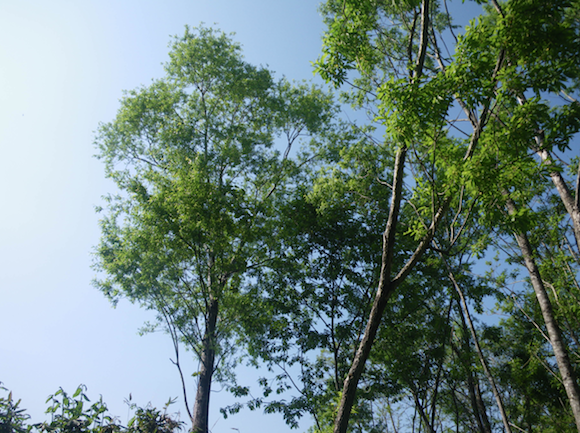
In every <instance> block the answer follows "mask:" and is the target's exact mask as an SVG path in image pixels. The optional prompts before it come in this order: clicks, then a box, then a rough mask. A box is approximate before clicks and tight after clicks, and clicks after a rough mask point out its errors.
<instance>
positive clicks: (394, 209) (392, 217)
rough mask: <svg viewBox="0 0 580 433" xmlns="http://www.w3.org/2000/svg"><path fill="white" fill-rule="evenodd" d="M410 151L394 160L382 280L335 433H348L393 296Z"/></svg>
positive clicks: (401, 150) (345, 389) (400, 152)
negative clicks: (363, 377)
mask: <svg viewBox="0 0 580 433" xmlns="http://www.w3.org/2000/svg"><path fill="white" fill-rule="evenodd" d="M406 154H407V148H406V147H405V146H403V147H401V148H399V150H398V151H397V156H396V158H395V169H394V173H393V179H394V180H393V195H392V197H391V208H390V210H389V218H388V220H387V227H386V228H385V232H384V233H383V255H382V263H381V276H380V279H379V287H378V289H377V294H376V296H375V300H374V302H373V306H372V309H371V313H370V316H369V320H368V322H367V326H366V328H365V333H364V335H363V338H362V340H361V342H360V344H359V347H358V350H357V352H356V355H355V357H354V360H353V362H352V365H351V367H350V370H349V372H348V375H347V376H346V379H345V381H344V385H343V388H342V397H341V399H340V404H339V406H338V413H337V415H336V419H335V423H334V433H346V430H347V427H348V421H349V419H350V413H351V410H352V406H353V404H354V398H355V395H356V389H357V385H358V382H359V380H360V377H361V374H362V371H363V369H364V366H365V362H366V360H367V358H368V357H369V353H370V351H371V347H372V345H373V342H374V340H375V336H376V334H377V329H378V328H379V324H380V322H381V318H382V316H383V311H384V310H385V306H386V305H387V301H388V299H389V296H390V294H391V292H392V284H391V281H390V278H391V265H392V261H393V247H394V243H395V232H396V229H397V222H398V218H399V209H400V206H401V193H402V189H403V172H404V167H405V157H406Z"/></svg>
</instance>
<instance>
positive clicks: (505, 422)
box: [441, 254, 512, 433]
mask: <svg viewBox="0 0 580 433" xmlns="http://www.w3.org/2000/svg"><path fill="white" fill-rule="evenodd" d="M441 259H442V260H443V263H445V267H446V268H447V273H448V276H449V279H450V280H451V283H452V284H453V287H454V288H455V291H456V292H457V295H458V296H459V301H460V305H461V309H462V311H463V314H462V316H461V320H462V322H463V326H464V327H465V325H466V323H465V321H466V320H467V324H468V325H469V331H470V332H471V338H473V343H474V345H475V350H476V351H477V356H478V357H479V362H481V366H482V367H483V371H484V373H485V376H486V377H487V380H488V381H489V385H490V387H491V390H492V392H493V396H494V398H495V401H496V403H497V407H498V409H499V413H500V415H501V420H502V422H503V426H504V428H505V431H506V433H511V431H512V430H511V427H510V423H509V420H508V417H507V414H506V411H505V408H504V405H503V402H502V400H501V395H500V393H499V391H498V389H497V387H496V386H495V380H494V379H493V376H492V374H491V371H490V370H489V367H488V365H487V361H486V359H485V356H484V354H483V350H481V346H480V345H479V339H478V338H477V332H476V331H475V326H474V325H473V321H472V320H471V314H470V313H469V306H468V305H467V301H466V300H465V296H464V295H463V291H462V290H461V287H459V284H458V283H457V280H456V279H455V275H453V272H452V271H451V267H450V266H449V264H448V263H447V260H445V257H443V255H442V254H441Z"/></svg>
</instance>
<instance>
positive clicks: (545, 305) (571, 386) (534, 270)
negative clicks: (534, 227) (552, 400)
mask: <svg viewBox="0 0 580 433" xmlns="http://www.w3.org/2000/svg"><path fill="white" fill-rule="evenodd" d="M506 205H507V209H508V212H509V213H510V215H514V214H516V211H517V209H516V206H515V203H514V202H513V200H511V199H508V200H507V202H506ZM514 236H515V238H516V241H517V243H518V246H519V248H520V251H521V253H522V256H523V258H524V263H525V265H526V268H527V270H528V273H529V275H530V280H531V282H532V287H533V288H534V292H535V293H536V298H537V299H538V304H539V305H540V310H541V311H542V316H543V318H544V323H545V325H546V329H547V331H548V338H549V339H550V344H551V345H552V349H553V351H554V355H555V357H556V362H557V364H558V370H559V371H560V374H561V376H562V383H563V384H564V388H565V390H566V394H567V396H568V401H569V402H570V406H571V407H572V414H573V415H574V420H575V422H576V428H577V429H578V433H580V387H579V386H578V382H577V380H576V377H575V374H574V370H573V369H572V364H571V363H570V358H569V357H568V351H567V349H566V347H565V345H564V342H563V340H562V334H561V332H560V327H559V326H558V322H557V321H556V318H555V317H554V311H553V309H552V303H551V302H550V298H549V297H548V293H547V292H546V288H545V287H544V282H543V281H542V278H541V275H540V271H539V269H538V267H537V266H536V261H535V259H534V256H533V251H532V247H531V245H530V242H529V240H528V237H527V235H526V234H525V233H518V232H516V233H515V234H514Z"/></svg>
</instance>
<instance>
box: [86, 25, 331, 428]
mask: <svg viewBox="0 0 580 433" xmlns="http://www.w3.org/2000/svg"><path fill="white" fill-rule="evenodd" d="M169 56H170V61H169V62H168V63H167V65H166V68H165V69H166V73H167V75H166V77H165V78H163V79H159V80H156V81H154V82H153V84H151V85H150V86H148V87H143V88H140V89H137V90H133V91H130V92H128V93H127V94H126V96H125V97H124V98H123V100H122V102H121V108H120V109H119V112H118V114H117V116H116V118H115V120H114V121H112V122H110V123H107V124H103V125H101V126H100V128H99V132H98V135H97V139H96V144H97V147H98V149H99V155H98V157H99V158H100V159H102V160H103V161H104V163H105V168H106V173H107V176H108V177H110V178H111V179H113V180H114V181H115V182H116V184H117V187H118V189H119V193H118V194H116V195H111V196H109V197H108V198H107V204H108V206H107V213H106V215H105V216H104V217H103V219H102V221H101V228H102V240H101V243H100V244H99V246H98V247H97V251H96V258H97V261H96V265H95V266H96V269H97V270H99V271H101V276H100V277H99V279H98V280H97V281H96V285H97V287H98V288H99V289H100V290H102V291H103V293H104V294H105V295H107V296H108V297H109V298H110V299H111V300H113V302H115V301H116V300H117V299H119V298H120V297H125V298H127V299H129V300H130V301H132V302H137V303H139V304H141V305H142V306H144V307H146V308H148V309H152V310H154V311H156V312H157V313H158V318H159V323H160V324H164V326H165V328H166V329H167V330H168V331H169V332H171V333H172V336H173V337H174V338H175V339H177V340H179V341H181V342H183V343H185V344H186V346H187V347H188V348H189V349H191V350H193V352H194V353H195V355H196V357H197V358H198V359H199V361H200V368H199V371H198V372H197V373H196V376H197V378H198V384H197V393H196V397H195V402H194V405H193V411H192V412H190V411H189V407H188V408H187V410H188V412H189V414H190V418H191V420H192V424H193V425H192V429H193V431H194V432H203V433H205V432H207V431H208V408H209V398H210V389H211V382H212V380H213V379H218V380H224V379H226V378H227V377H228V368H221V369H220V367H224V366H227V362H228V359H231V357H230V355H232V354H233V353H234V352H235V351H236V350H237V349H236V344H235V342H236V335H238V334H239V333H240V330H241V329H242V323H244V317H254V316H255V314H256V312H259V309H257V308H256V306H257V305H259V302H260V296H261V294H260V292H259V290H258V288H257V286H255V285H253V284H252V278H251V272H254V271H256V270H257V269H259V268H260V267H262V266H265V265H266V264H267V263H269V261H271V260H272V258H274V257H276V253H277V246H276V244H275V236H272V234H273V233H275V232H276V231H277V230H278V228H277V226H276V218H275V217H274V214H273V206H274V204H275V202H276V194H277V192H278V190H283V188H284V183H285V182H286V177H287V176H288V175H289V174H290V173H291V172H292V169H293V168H292V167H293V164H292V163H291V161H290V160H289V159H288V158H287V156H288V153H289V151H290V148H291V146H292V145H293V144H294V143H295V142H296V141H297V140H299V139H300V137H301V136H307V135H309V134H316V133H318V132H323V131H324V130H325V128H327V124H328V122H329V120H330V119H331V118H332V114H333V113H334V111H335V107H334V104H333V102H332V100H331V98H330V97H329V96H327V95H325V94H324V93H322V92H321V91H320V90H319V89H316V88H314V87H309V86H307V85H305V84H301V85H291V84H290V83H288V82H286V81H285V80H280V81H278V82H276V81H275V80H274V79H273V77H272V74H271V73H270V72H269V71H268V70H266V69H264V68H258V67H255V66H252V65H250V64H248V63H247V62H245V61H244V60H243V58H242V55H241V50H240V46H239V45H238V44H236V43H234V42H233V41H232V40H231V39H230V38H229V37H228V36H226V35H225V34H223V33H220V32H218V31H216V30H212V29H208V28H203V27H202V28H199V29H195V30H190V29H188V28H186V31H185V34H184V36H182V37H176V38H175V39H174V41H173V43H172V46H171V52H170V54H169ZM280 139H286V143H285V145H286V152H285V154H284V155H283V156H281V155H280V152H279V151H277V150H275V148H274V146H273V145H274V143H275V142H277V140H280ZM180 373H181V370H180ZM181 377H182V383H183V387H184V390H185V382H184V380H183V375H182V376H181ZM186 403H187V400H186Z"/></svg>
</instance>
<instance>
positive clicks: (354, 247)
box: [0, 0, 580, 433]
mask: <svg viewBox="0 0 580 433" xmlns="http://www.w3.org/2000/svg"><path fill="white" fill-rule="evenodd" d="M475 4H477V5H478V11H479V15H478V16H474V17H473V19H472V20H471V21H470V23H469V25H468V26H467V27H465V28H459V27H458V26H457V25H455V24H454V20H455V19H456V16H455V15H457V14H461V13H462V12H463V9H462V8H467V7H472V6H474V5H475ZM320 11H321V13H322V15H323V18H324V22H325V26H326V31H325V33H324V36H323V46H322V51H321V53H320V56H319V58H318V59H313V60H315V62H314V66H315V69H316V72H317V73H318V74H319V75H320V76H321V77H322V78H323V79H324V80H326V82H327V83H328V84H329V85H330V86H332V87H334V88H335V90H336V93H337V94H338V97H335V96H333V94H332V93H330V92H328V91H326V90H325V89H324V88H321V87H318V86H314V85H311V84H309V83H296V82H292V81H289V80H287V79H285V78H282V79H277V78H276V75H275V74H274V73H273V72H272V71H270V70H268V69H267V68H265V67H261V66H259V67H258V66H255V65H252V64H250V63H248V62H247V61H246V60H245V59H244V57H243V55H242V50H241V46H240V45H239V44H238V43H237V42H235V41H234V39H233V38H232V36H231V35H227V34H225V33H223V32H221V31H219V30H217V29H213V28H208V27H204V26H201V27H199V28H193V29H192V28H186V30H185V32H184V34H183V35H182V36H177V37H175V38H174V39H173V41H172V44H171V45H170V52H169V61H168V62H167V63H166V65H165V76H164V77H162V78H157V79H155V80H154V81H153V82H152V84H150V85H148V86H143V87H140V88H137V89H134V90H130V91H128V92H126V94H125V96H124V98H123V99H122V101H121V103H120V108H119V111H118V113H117V115H116V117H115V118H114V119H113V120H112V121H110V122H107V123H103V124H101V125H100V127H99V129H98V132H97V134H96V138H95V145H96V147H97V151H98V158H99V159H100V160H101V161H102V162H103V163H104V166H105V171H106V174H107V176H108V177H109V178H110V179H112V180H113V181H114V182H115V184H116V188H117V189H116V190H115V191H113V192H112V193H111V194H110V195H109V196H108V197H107V199H106V205H105V206H104V208H103V209H100V215H101V233H102V235H101V242H100V243H99V245H98V246H97V247H96V252H95V269H96V270H97V271H98V272H99V274H98V277H97V279H96V281H95V285H96V287H97V288H98V289H99V290H101V291H102V292H103V294H104V295H105V296H107V297H108V298H109V299H110V300H111V301H112V302H116V301H117V300H119V299H121V298H126V299H128V300H130V301H131V302H134V303H137V304H139V305H141V306H142V307H144V308H147V309H150V310H153V311H155V312H156V313H157V317H158V321H157V323H156V324H153V325H152V328H150V329H149V330H153V328H161V329H163V330H165V331H166V332H167V334H168V336H169V338H171V339H172V341H173V343H174V347H175V350H176V352H175V364H176V367H177V373H178V375H177V376H176V377H177V381H178V383H180V385H181V387H182V389H183V397H184V400H185V404H186V407H187V412H188V414H187V415H188V417H189V419H190V421H191V425H192V431H193V432H196V433H200V432H201V433H206V432H208V431H209V429H208V409H209V406H210V396H211V390H212V384H213V383H216V382H219V383H221V384H223V385H224V386H226V387H227V389H229V390H230V391H231V392H232V393H233V394H234V395H235V396H237V397H239V403H237V404H235V405H233V406H230V407H227V408H223V409H222V412H223V414H224V415H225V416H229V415H232V414H234V413H236V412H237V411H239V410H240V409H242V408H243V407H247V408H250V409H260V410H263V411H265V412H266V413H274V412H277V413H281V414H282V415H283V417H284V419H285V421H286V422H287V423H288V424H289V425H290V426H291V427H298V425H299V424H298V422H299V420H300V418H301V417H307V418H308V419H309V420H311V421H312V427H311V428H310V431H311V432H312V433H323V432H324V433H327V432H334V433H346V432H353V433H354V432H357V433H358V432H360V433H363V432H365V433H366V432H368V433H374V432H407V431H409V432H410V431H413V432H430V433H432V432H451V431H454V432H480V433H492V432H499V431H503V432H520V431H524V432H535V431H542V432H574V431H577V432H580V389H579V388H580V387H579V382H578V375H579V374H580V371H579V370H580V319H579V318H580V285H579V283H578V275H579V274H578V271H579V266H580V250H579V247H580V167H579V156H578V150H579V149H580V147H579V146H578V131H579V129H580V103H579V102H578V96H579V86H580V3H579V2H578V1H577V0H576V1H561V0H555V1H550V2H540V1H538V0H507V1H504V2H498V1H496V0H490V1H483V0H478V1H476V2H464V3H462V4H453V5H451V4H450V3H448V2H446V1H445V0H444V1H442V2H439V1H435V0H406V1H399V2H388V1H379V0H369V1H365V2H361V1H358V0H328V1H326V2H324V3H323V4H322V5H321V6H320ZM346 105H349V106H350V109H351V110H354V111H355V112H356V113H357V117H356V118H357V119H358V120H357V121H351V120H348V117H347V116H345V115H344V114H343V113H342V112H341V106H342V107H344V106H346ZM361 119H365V120H364V121H363V120H361ZM490 311H491V312H493V313H496V314H497V315H496V316H492V317H491V319H490V318H489V317H490V315H489V314H484V313H489V312H490ZM183 347H185V348H187V349H188V350H189V352H186V353H187V354H188V355H192V356H193V357H195V359H196V360H197V361H198V362H199V369H198V370H197V371H183V370H182V368H181V365H180V363H179V349H180V348H183ZM240 363H246V364H248V365H252V366H255V367H257V368H258V371H259V372H260V376H261V377H260V379H259V381H258V383H257V384H252V383H245V382H244V379H243V378H238V377H236V376H235V367H236V366H237V365H239V364H240ZM191 376H193V378H194V380H193V381H192V380H191V379H190V377H191ZM192 384H193V385H194V388H195V398H194V399H193V400H188V390H190V389H191V387H192ZM256 390H258V391H256ZM63 392H64V391H63ZM81 392H82V389H81V391H78V394H76V395H75V397H77V396H79V395H80V396H81V397H82V395H84V394H81ZM67 398H68V397H67ZM0 404H4V406H3V407H6V408H8V409H9V410H8V409H7V411H5V412H3V413H2V414H0V415H1V416H0V422H2V423H4V424H1V425H6V422H7V421H6V420H7V419H9V418H8V417H9V415H6V414H8V413H12V414H14V413H16V412H15V410H16V409H17V406H18V405H17V404H16V405H14V402H13V400H12V396H11V395H10V396H9V398H8V399H3V400H0ZM59 404H64V402H63V403H59ZM73 409H74V408H72V407H71V409H70V410H71V411H73ZM10 410H11V411H12V412H10ZM71 413H72V412H71ZM152 413H153V412H151V413H149V415H151V414H152ZM141 415H142V416H145V415H147V413H146V412H141ZM154 415H155V416H156V417H157V418H156V420H157V422H162V421H163V420H165V421H167V422H168V423H169V424H168V426H169V427H168V429H169V430H168V431H170V430H171V429H176V428H178V427H179V425H178V424H179V423H178V424H171V422H173V421H172V420H171V418H170V417H169V418H162V417H161V418H159V417H160V416H161V415H162V414H161V412H159V411H157V412H155V413H154ZM10 416H12V415H10ZM15 419H16V420H17V421H18V419H19V418H17V417H16V418H15ZM95 419H97V418H95ZM160 420H161V421H160ZM18 422H20V424H18V425H19V428H20V427H22V428H24V427H23V426H24V424H23V422H24V420H23V419H21V418H20V421H18ZM88 426H89V424H87V425H86V426H85V427H86V429H88V428H89V427H88ZM101 426H102V423H101ZM85 427H83V428H85ZM58 428H61V429H62V428H64V427H62V426H60V427H58ZM91 428H93V427H91ZM94 428H96V427H94ZM86 429H85V430H82V431H93V430H86ZM59 431H65V430H59ZM95 431H97V430H95ZM99 431H100V430H99Z"/></svg>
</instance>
